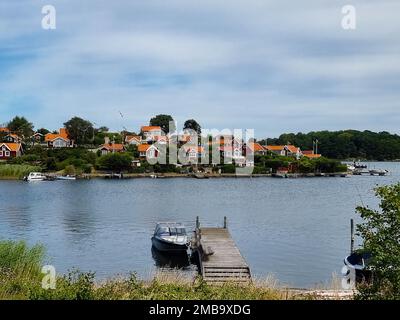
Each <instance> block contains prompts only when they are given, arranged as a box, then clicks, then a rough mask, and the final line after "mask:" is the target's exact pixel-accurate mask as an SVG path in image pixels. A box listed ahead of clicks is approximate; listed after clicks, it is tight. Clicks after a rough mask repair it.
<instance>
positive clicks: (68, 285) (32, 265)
mask: <svg viewBox="0 0 400 320" xmlns="http://www.w3.org/2000/svg"><path fill="white" fill-rule="evenodd" d="M43 259H44V248H43V247H42V246H40V245H36V246H32V247H29V246H27V245H26V243H25V242H12V241H0V299H34V300H39V299H40V300H51V299H57V300H237V299H240V300H283V299H310V298H311V299H313V298H317V297H314V296H309V297H303V296H294V295H292V294H290V293H289V292H288V291H287V290H282V288H277V287H276V281H275V280H273V279H272V280H271V279H269V280H268V279H266V280H265V281H263V282H260V281H258V282H253V283H249V284H235V283H226V284H223V285H208V284H207V283H205V282H204V281H202V278H201V277H197V278H195V279H188V278H187V277H182V274H181V273H179V272H176V273H171V272H169V273H159V274H156V275H155V276H154V278H153V279H152V280H150V281H142V280H139V279H138V278H137V276H136V274H135V273H132V274H131V275H130V276H129V277H119V278H118V277H114V278H112V279H110V280H107V281H104V282H101V283H99V282H96V281H95V274H94V273H91V272H87V273H82V272H79V271H77V270H73V271H71V272H69V273H68V274H66V275H60V276H58V277H57V279H56V288H55V289H44V288H42V277H43V276H44V275H43V274H41V273H40V271H41V266H42V264H43Z"/></svg>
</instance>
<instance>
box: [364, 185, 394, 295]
mask: <svg viewBox="0 0 400 320" xmlns="http://www.w3.org/2000/svg"><path fill="white" fill-rule="evenodd" d="M375 192H376V196H377V197H379V198H380V199H381V203H380V209H381V210H380V211H377V210H373V209H370V208H369V207H358V208H357V212H358V213H359V214H360V215H361V218H363V220H364V222H363V223H361V224H359V225H358V226H357V231H358V232H359V234H360V235H361V237H362V238H363V240H364V244H363V245H364V248H363V249H364V250H366V251H368V252H370V253H371V255H372V258H371V260H370V261H369V262H368V268H369V269H370V270H371V271H372V274H373V280H372V282H371V283H364V284H363V285H361V286H360V287H359V288H358V289H359V295H358V298H359V299H400V242H399V241H400V183H397V184H395V185H392V186H383V187H378V188H376V189H375Z"/></svg>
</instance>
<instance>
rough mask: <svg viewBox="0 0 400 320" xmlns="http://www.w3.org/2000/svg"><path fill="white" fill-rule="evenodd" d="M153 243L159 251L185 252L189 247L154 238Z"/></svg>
mask: <svg viewBox="0 0 400 320" xmlns="http://www.w3.org/2000/svg"><path fill="white" fill-rule="evenodd" d="M151 242H152V244H153V246H154V247H155V248H156V249H157V250H159V251H169V252H184V251H187V249H188V246H187V245H186V244H176V243H172V242H167V241H163V240H161V239H159V238H156V237H152V238H151Z"/></svg>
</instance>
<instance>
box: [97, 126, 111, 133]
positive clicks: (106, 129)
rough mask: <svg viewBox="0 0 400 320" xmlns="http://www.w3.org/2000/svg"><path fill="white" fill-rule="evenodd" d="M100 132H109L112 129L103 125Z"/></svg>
mask: <svg viewBox="0 0 400 320" xmlns="http://www.w3.org/2000/svg"><path fill="white" fill-rule="evenodd" d="M98 131H99V132H108V131H110V129H108V127H105V126H102V127H100V128H99V129H98Z"/></svg>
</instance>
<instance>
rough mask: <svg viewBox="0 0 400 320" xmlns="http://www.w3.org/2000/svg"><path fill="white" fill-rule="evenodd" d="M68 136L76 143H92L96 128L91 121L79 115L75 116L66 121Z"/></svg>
mask: <svg viewBox="0 0 400 320" xmlns="http://www.w3.org/2000/svg"><path fill="white" fill-rule="evenodd" d="M64 127H65V128H66V129H67V132H68V136H69V138H70V139H72V140H74V141H75V143H76V144H78V145H79V144H85V143H92V141H93V138H94V129H93V125H92V123H91V122H90V121H87V120H84V119H82V118H79V117H73V118H72V119H71V120H69V121H67V122H65V123H64Z"/></svg>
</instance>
